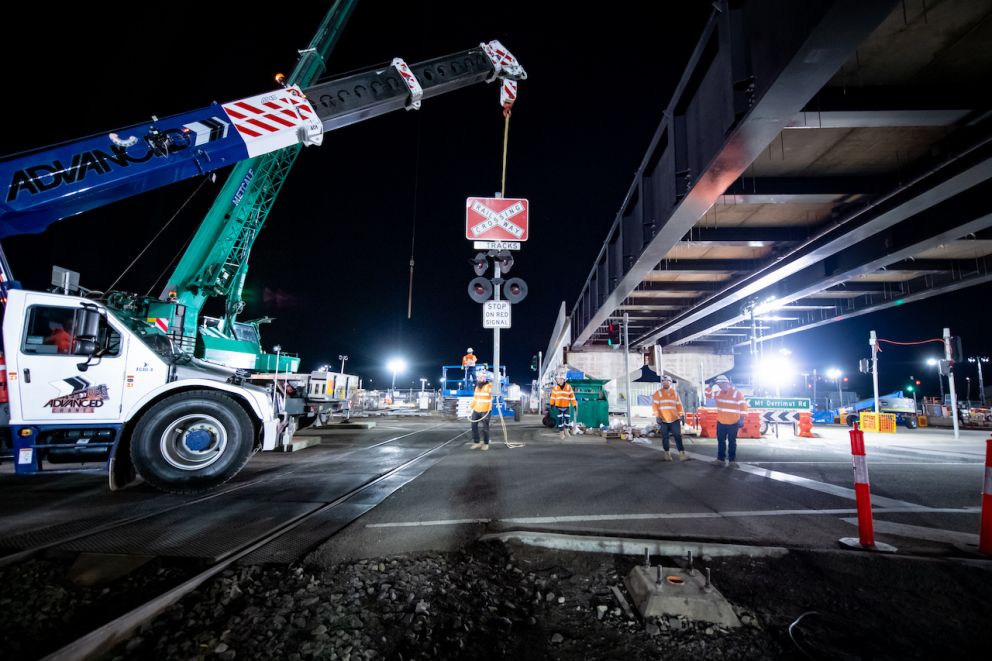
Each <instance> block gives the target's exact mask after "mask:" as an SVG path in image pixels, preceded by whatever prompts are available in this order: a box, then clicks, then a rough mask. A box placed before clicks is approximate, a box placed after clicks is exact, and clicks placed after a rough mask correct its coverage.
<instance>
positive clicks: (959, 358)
mask: <svg viewBox="0 0 992 661" xmlns="http://www.w3.org/2000/svg"><path fill="white" fill-rule="evenodd" d="M951 362H952V363H962V362H964V351H963V350H962V349H961V336H960V335H952V336H951Z"/></svg>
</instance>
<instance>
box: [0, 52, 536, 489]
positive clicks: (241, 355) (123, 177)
mask: <svg viewBox="0 0 992 661" xmlns="http://www.w3.org/2000/svg"><path fill="white" fill-rule="evenodd" d="M301 62H302V60H301ZM306 66H308V67H311V69H310V70H311V72H314V71H316V69H314V68H312V67H314V66H315V65H314V63H313V62H310V63H308V64H307V65H306ZM321 66H322V64H321ZM297 70H298V71H299V70H300V66H299V65H298V67H297ZM313 77H315V73H313ZM306 78H307V76H305V75H301V76H299V77H298V80H299V81H301V82H302V81H305V80H306ZM525 78H526V72H525V71H524V70H523V68H522V67H521V66H520V65H519V63H518V62H517V61H516V59H515V58H514V57H513V55H512V54H511V53H510V52H509V51H507V50H506V49H505V48H504V47H503V46H502V45H501V44H500V43H499V42H497V41H492V42H488V43H484V44H480V46H479V47H477V48H472V49H469V50H466V51H462V52H460V53H455V54H452V55H448V56H445V57H440V58H436V59H433V60H429V61H426V62H423V63H420V64H414V65H407V64H406V63H405V62H404V61H403V60H402V59H400V58H395V59H393V60H392V62H391V64H390V65H389V66H387V67H379V68H375V69H370V70H367V71H363V72H360V73H356V74H352V75H349V76H346V77H344V78H340V79H336V80H331V81H328V82H316V83H314V84H312V85H308V84H307V83H306V82H302V84H298V82H297V81H294V80H292V79H289V80H286V81H284V82H285V85H284V86H283V87H282V88H280V89H276V90H273V91H271V92H268V93H265V94H260V95H256V96H251V97H247V98H244V99H238V100H235V101H231V102H229V103H222V104H217V103H214V104H212V105H210V106H207V107H206V108H202V109H199V110H195V111H191V112H188V113H183V114H180V115H176V116H173V117H169V118H165V119H161V120H159V119H157V118H156V119H153V121H152V122H145V123H141V124H137V125H134V126H131V127H128V128H126V129H122V130H118V131H115V132H112V133H109V134H106V135H100V136H96V137H90V138H85V139H82V140H78V141H74V142H70V143H67V144H63V145H59V146H56V147H51V148H44V149H40V150H37V151H33V152H31V153H28V154H25V155H18V156H16V157H13V158H9V159H4V160H0V182H2V183H3V185H5V187H6V193H5V195H4V199H3V201H2V202H0V239H2V238H3V237H7V236H12V235H15V234H21V233H38V232H42V231H44V230H45V229H46V228H47V227H48V226H49V225H51V224H52V223H54V222H56V221H58V220H60V219H63V218H66V217H69V216H72V215H75V214H78V213H82V212H84V211H88V210H91V209H95V208H97V207H100V206H103V205H106V204H109V203H111V202H114V201H117V200H120V199H124V198H126V197H130V196H133V195H137V194H139V193H141V192H144V191H147V190H151V189H154V188H158V187H161V186H164V185H166V184H169V183H173V182H176V181H180V180H183V179H188V178H191V177H195V176H202V175H205V174H207V173H210V172H212V171H214V170H217V169H219V168H222V167H225V166H230V165H232V164H236V163H239V162H244V161H247V160H248V159H256V158H258V157H263V158H265V157H267V156H271V157H272V158H271V159H270V160H269V161H267V163H268V165H267V166H266V169H267V170H268V171H269V172H270V174H271V172H274V171H276V170H280V169H281V174H279V175H278V176H284V173H285V170H286V168H288V167H289V165H291V164H292V160H293V158H295V150H298V149H299V148H300V147H302V146H312V145H319V144H320V143H321V141H322V137H323V134H324V133H326V132H327V131H331V130H333V129H337V128H341V127H344V126H348V125H350V124H354V123H357V122H360V121H363V120H365V119H369V118H371V117H375V116H378V115H381V114H384V113H387V112H390V111H393V110H398V109H400V108H406V109H416V108H419V107H420V105H421V103H422V101H423V100H425V99H429V98H431V97H433V96H437V95H440V94H443V93H446V92H449V91H454V90H456V89H460V88H462V87H466V86H469V85H472V84H475V83H480V82H492V81H495V80H499V81H500V86H501V103H502V104H503V105H504V106H508V105H509V104H512V102H513V100H514V99H515V97H516V83H517V81H518V80H522V79H525ZM288 150H292V151H293V153H292V154H291V155H288V156H287V154H286V152H287V151H288ZM263 174H265V173H263V172H260V171H259V170H256V169H254V168H248V169H246V170H243V171H242V174H241V175H240V176H239V177H234V176H232V177H231V179H230V180H229V181H228V183H227V185H226V186H225V188H224V189H223V191H222V193H221V198H222V200H225V201H224V204H225V206H226V210H225V211H224V212H223V213H219V214H211V215H208V218H207V219H206V220H205V221H204V223H203V225H202V226H201V228H200V230H199V231H198V233H197V235H196V237H195V238H194V240H193V242H192V243H191V245H190V248H189V249H188V250H187V252H186V254H185V256H184V258H183V260H180V264H179V266H178V267H177V269H176V271H175V272H174V274H173V276H172V277H171V278H170V280H169V283H168V286H167V287H166V290H165V291H164V292H163V294H162V296H160V297H159V298H151V297H144V296H138V295H135V294H128V293H123V292H108V293H106V294H100V293H94V292H87V291H86V290H84V289H83V288H81V287H79V286H78V283H75V282H72V281H71V280H70V279H69V278H66V279H65V280H64V282H63V283H62V286H60V291H58V292H40V291H28V290H26V289H23V288H21V286H20V284H19V283H18V282H17V281H16V280H14V279H13V277H12V275H11V271H10V267H9V265H8V262H7V259H6V256H4V255H3V253H2V250H0V299H2V300H3V302H4V305H5V308H4V319H3V349H4V351H3V356H5V362H6V367H5V368H3V369H2V371H0V374H2V375H3V378H2V379H0V381H2V383H0V427H4V428H6V429H8V430H9V432H10V444H11V451H12V455H13V458H14V463H15V470H16V472H17V473H25V474H30V473H36V472H39V471H41V470H51V469H52V467H56V468H55V470H58V469H59V468H58V467H62V468H63V469H66V467H69V466H73V469H75V466H77V465H83V466H84V467H85V466H86V465H89V466H92V467H93V468H90V470H106V471H107V473H108V475H109V479H110V485H111V488H112V489H113V488H119V487H121V486H123V485H124V484H126V483H127V482H128V481H130V480H131V479H132V478H133V477H134V471H135V470H136V471H137V474H139V475H141V477H142V478H144V479H145V480H146V481H147V482H149V483H150V484H152V485H153V486H155V487H157V488H160V489H162V490H166V491H173V492H184V493H194V492H198V491H202V490H206V489H210V488H213V487H215V486H217V485H219V484H222V483H223V482H225V481H227V480H229V479H230V478H231V477H233V476H234V475H235V474H237V472H238V471H239V470H240V469H241V468H242V467H243V466H244V464H245V463H246V462H247V461H248V459H249V457H250V456H251V454H252V453H253V452H254V451H255V450H257V449H262V450H272V449H275V448H276V447H277V446H279V445H280V444H283V443H286V442H288V441H289V439H290V438H291V436H292V434H293V432H294V431H295V430H296V428H297V423H298V420H299V418H300V416H301V415H302V414H303V413H304V410H305V406H306V400H305V397H306V395H307V394H308V393H312V392H316V391H318V390H319V389H314V388H310V387H309V383H308V380H309V379H310V378H311V377H309V376H302V375H301V376H296V375H294V378H296V379H297V382H298V383H302V385H303V387H302V388H298V389H296V390H295V392H291V390H290V389H289V388H286V387H285V384H286V378H285V374H287V373H288V374H292V373H294V372H295V371H296V369H297V368H298V364H299V359H297V358H295V357H287V356H285V355H280V354H276V355H272V354H266V353H265V352H263V351H262V350H261V345H260V340H259V336H258V323H259V322H239V321H237V320H236V316H237V314H238V313H239V312H240V311H241V302H240V291H241V286H242V283H243V281H244V275H245V272H246V268H247V260H248V254H249V252H250V250H251V247H252V245H253V242H254V238H255V236H256V235H257V233H258V230H259V229H260V226H261V223H262V222H264V219H265V213H267V208H266V209H265V213H260V212H259V211H258V210H257V206H256V207H255V208H256V212H254V213H248V214H238V213H236V210H237V208H238V207H240V206H241V205H242V204H244V203H246V202H247V200H246V194H248V193H249V192H250V191H252V190H255V191H256V193H257V194H258V195H268V196H269V197H268V199H269V200H270V201H269V202H263V204H269V205H270V204H271V199H274V192H273V191H272V186H271V185H266V186H264V187H256V188H254V189H253V187H252V181H254V180H255V178H256V177H260V176H263ZM265 176H269V175H265ZM278 176H277V177H276V180H277V181H281V179H278ZM255 202H256V201H253V204H254V203H255ZM210 296H226V297H227V306H226V311H225V317H224V319H209V318H204V317H202V316H201V315H200V311H201V310H202V307H203V304H204V302H205V300H206V299H207V298H208V297H210Z"/></svg>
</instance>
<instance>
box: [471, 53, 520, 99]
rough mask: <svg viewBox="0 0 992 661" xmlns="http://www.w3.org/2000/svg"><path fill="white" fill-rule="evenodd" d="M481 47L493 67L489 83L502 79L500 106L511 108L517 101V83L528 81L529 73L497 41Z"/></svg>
mask: <svg viewBox="0 0 992 661" xmlns="http://www.w3.org/2000/svg"><path fill="white" fill-rule="evenodd" d="M479 46H480V47H481V48H482V51H483V52H484V53H485V54H486V56H487V57H488V58H489V61H490V62H492V65H493V75H492V76H491V77H490V78H489V80H488V81H487V82H492V81H493V80H495V79H496V78H500V79H502V85H500V90H499V104H500V105H501V106H503V107H504V108H509V107H510V106H512V105H513V102H514V101H516V100H517V81H518V80H526V79H527V72H526V71H524V68H523V67H522V66H520V63H519V62H517V58H515V57H513V53H511V52H510V51H509V50H507V49H506V47H505V46H504V45H503V44H501V43H499V42H498V41H496V40H495V39H494V40H493V41H490V42H489V43H488V44H486V43H482V44H479Z"/></svg>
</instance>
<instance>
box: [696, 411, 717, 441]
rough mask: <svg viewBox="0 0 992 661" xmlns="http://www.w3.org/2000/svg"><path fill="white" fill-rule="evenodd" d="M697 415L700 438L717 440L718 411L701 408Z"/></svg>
mask: <svg viewBox="0 0 992 661" xmlns="http://www.w3.org/2000/svg"><path fill="white" fill-rule="evenodd" d="M697 414H698V418H699V420H698V422H699V436H700V438H716V409H711V408H703V407H700V408H699V409H698V410H697Z"/></svg>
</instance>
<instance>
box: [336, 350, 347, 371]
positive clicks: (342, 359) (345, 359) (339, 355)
mask: <svg viewBox="0 0 992 661" xmlns="http://www.w3.org/2000/svg"><path fill="white" fill-rule="evenodd" d="M338 360H340V361H341V373H342V374H344V364H345V363H346V362H348V356H346V355H344V354H338Z"/></svg>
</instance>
